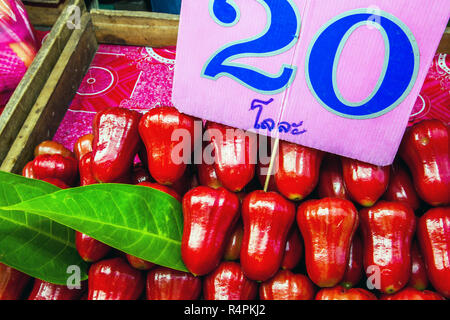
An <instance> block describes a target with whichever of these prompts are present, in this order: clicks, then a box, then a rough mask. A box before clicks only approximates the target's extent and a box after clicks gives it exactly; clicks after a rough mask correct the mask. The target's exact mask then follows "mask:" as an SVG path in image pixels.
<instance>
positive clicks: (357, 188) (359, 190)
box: [341, 157, 390, 207]
mask: <svg viewBox="0 0 450 320" xmlns="http://www.w3.org/2000/svg"><path fill="white" fill-rule="evenodd" d="M341 162H342V176H343V177H344V182H345V187H346V189H347V191H348V193H349V195H350V197H351V198H352V199H353V201H355V202H357V203H359V204H360V205H362V206H364V207H371V206H373V205H374V204H375V203H376V202H377V201H378V199H380V198H381V196H382V195H383V194H384V193H385V192H386V189H387V187H388V185H389V177H390V167H389V166H385V167H380V166H376V165H373V164H370V163H365V162H362V161H358V160H354V159H349V158H344V157H342V158H341Z"/></svg>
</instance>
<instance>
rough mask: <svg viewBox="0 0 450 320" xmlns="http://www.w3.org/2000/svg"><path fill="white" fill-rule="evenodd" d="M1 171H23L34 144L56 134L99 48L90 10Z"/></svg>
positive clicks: (69, 43) (68, 45)
mask: <svg viewBox="0 0 450 320" xmlns="http://www.w3.org/2000/svg"><path fill="white" fill-rule="evenodd" d="M80 27H81V28H80V29H76V30H74V32H73V33H72V35H71V36H70V38H69V41H68V42H67V44H66V46H65V47H64V50H63V51H62V53H61V55H60V57H59V59H58V61H57V63H56V64H55V66H54V68H53V70H52V71H51V73H50V75H49V77H48V79H47V81H46V82H45V88H44V89H43V90H42V91H41V92H40V94H39V97H38V98H37V100H36V103H34V105H33V108H32V109H31V111H30V113H29V114H28V117H27V118H26V120H25V122H24V124H23V126H22V128H21V130H20V132H19V134H18V135H17V138H16V139H15V140H14V143H13V144H12V146H11V148H10V150H9V152H8V154H7V156H6V158H5V160H4V161H3V163H2V165H1V167H0V170H3V171H8V172H14V173H20V172H21V170H22V168H23V167H24V166H25V164H26V163H27V162H28V161H29V160H31V159H32V157H33V150H34V147H35V146H36V145H37V144H38V143H40V142H41V141H43V140H48V139H51V138H52V137H53V135H54V134H55V132H56V130H57V128H58V126H59V124H60V122H61V121H62V119H63V117H64V114H65V113H66V111H67V106H68V105H69V104H70V102H71V101H72V99H73V97H74V96H75V93H76V91H77V89H78V87H79V86H80V83H81V81H82V79H83V77H84V75H85V73H86V72H87V70H88V68H89V65H90V63H91V62H92V59H93V57H94V55H95V52H96V51H97V48H98V43H97V41H96V39H95V34H94V30H93V25H92V21H91V19H90V15H89V13H88V12H85V13H84V14H83V16H82V17H81V24H80Z"/></svg>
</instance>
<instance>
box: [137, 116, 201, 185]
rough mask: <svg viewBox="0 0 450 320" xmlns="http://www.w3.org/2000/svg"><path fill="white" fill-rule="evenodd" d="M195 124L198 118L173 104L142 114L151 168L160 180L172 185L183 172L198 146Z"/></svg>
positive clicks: (141, 129) (153, 174)
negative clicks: (195, 147) (184, 112)
mask: <svg viewBox="0 0 450 320" xmlns="http://www.w3.org/2000/svg"><path fill="white" fill-rule="evenodd" d="M194 126H195V125H194V118H192V117H190V116H188V115H185V114H182V113H180V112H178V110H177V109H176V108H173V107H159V108H154V109H151V110H150V111H148V112H147V113H146V114H145V115H144V116H143V117H142V119H141V121H140V123H139V133H140V135H141V138H142V141H144V144H145V148H146V150H147V159H148V170H149V172H150V175H151V176H152V177H153V178H154V179H155V180H156V181H157V182H158V183H160V184H163V185H172V184H173V183H174V182H175V181H177V180H178V179H180V178H181V177H182V176H183V174H184V172H185V170H186V165H187V163H188V160H189V159H190V157H191V153H192V152H193V150H194V145H195V143H194V140H195V136H194ZM177 132H178V133H179V134H180V136H181V138H180V136H178V135H177ZM173 135H174V137H179V140H177V139H175V138H174V137H173ZM200 138H201V137H200ZM174 156H176V157H175V158H176V159H175V158H174Z"/></svg>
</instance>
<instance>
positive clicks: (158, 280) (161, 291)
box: [146, 267, 202, 300]
mask: <svg viewBox="0 0 450 320" xmlns="http://www.w3.org/2000/svg"><path fill="white" fill-rule="evenodd" d="M146 284H147V285H146V289H147V300H197V299H198V298H199V297H200V293H201V290H202V281H201V280H200V278H198V277H195V276H194V275H192V274H190V273H188V272H182V271H177V270H173V269H169V268H165V267H157V268H155V269H153V270H150V271H149V272H148V274H147V283H146Z"/></svg>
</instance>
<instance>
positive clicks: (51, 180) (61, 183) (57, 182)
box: [41, 178, 70, 189]
mask: <svg viewBox="0 0 450 320" xmlns="http://www.w3.org/2000/svg"><path fill="white" fill-rule="evenodd" d="M41 180H42V181H45V182H48V183H51V184H52V185H54V186H57V187H58V188H61V189H68V188H70V187H69V186H68V185H67V184H66V183H65V182H64V181H62V180H59V179H56V178H45V179H41Z"/></svg>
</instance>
